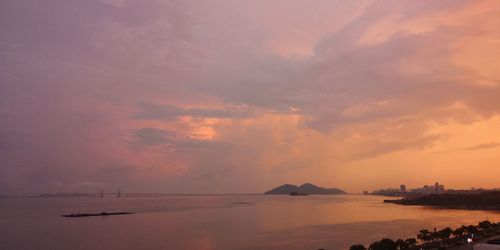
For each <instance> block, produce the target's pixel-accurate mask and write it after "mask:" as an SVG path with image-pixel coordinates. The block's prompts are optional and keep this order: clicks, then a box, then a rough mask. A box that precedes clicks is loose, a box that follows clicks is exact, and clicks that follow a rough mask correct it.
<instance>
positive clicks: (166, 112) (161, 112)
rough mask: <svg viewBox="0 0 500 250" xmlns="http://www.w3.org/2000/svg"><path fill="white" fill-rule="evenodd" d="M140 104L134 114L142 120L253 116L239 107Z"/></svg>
mask: <svg viewBox="0 0 500 250" xmlns="http://www.w3.org/2000/svg"><path fill="white" fill-rule="evenodd" d="M138 106H139V109H140V110H139V111H138V112H137V113H136V114H135V115H134V118H135V119H140V120H161V121H174V120H176V119H177V118H179V117H181V116H191V117H195V118H222V119H224V118H230V119H238V118H246V117H249V116H251V113H250V111H248V110H245V109H242V108H238V107H227V108H221V109H212V108H181V107H177V106H173V105H162V104H155V103H140V104H139V105H138Z"/></svg>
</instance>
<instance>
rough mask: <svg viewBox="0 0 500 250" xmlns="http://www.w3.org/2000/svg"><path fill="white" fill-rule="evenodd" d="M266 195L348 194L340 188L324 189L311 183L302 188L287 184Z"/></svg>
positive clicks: (303, 185) (301, 186)
mask: <svg viewBox="0 0 500 250" xmlns="http://www.w3.org/2000/svg"><path fill="white" fill-rule="evenodd" d="M264 194H286V195H308V194H346V192H345V191H343V190H341V189H338V188H322V187H318V186H315V185H313V184H311V183H305V184H302V185H300V186H296V185H292V184H285V185H282V186H279V187H277V188H274V189H271V190H269V191H267V192H265V193H264Z"/></svg>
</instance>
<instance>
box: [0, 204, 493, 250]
mask: <svg viewBox="0 0 500 250" xmlns="http://www.w3.org/2000/svg"><path fill="white" fill-rule="evenodd" d="M384 199H389V198H388V197H382V196H371V195H309V196H287V195H232V196H186V197H162V198H125V197H120V198H119V197H104V198H8V199H0V249H2V250H8V249H30V250H32V249H51V250H57V249H72V250H76V249H84V250H90V249H92V250H94V249H134V250H135V249H200V250H211V249H314V250H316V249H332V250H333V249H348V248H349V247H350V246H351V245H353V244H365V245H368V244H370V243H371V242H373V241H376V240H380V239H382V238H391V239H399V238H409V237H416V235H417V233H418V231H419V230H421V229H428V230H434V228H436V229H438V230H439V229H442V228H444V227H457V226H460V225H469V224H477V223H478V222H480V221H482V220H490V221H495V222H498V221H500V213H499V212H493V211H472V210H451V209H438V208H429V207H421V206H401V205H397V204H387V203H383V200H384ZM392 199H394V198H392ZM103 211H105V212H108V213H109V212H132V213H133V214H129V215H115V216H100V217H82V218H66V217H61V215H63V214H71V213H100V212H103Z"/></svg>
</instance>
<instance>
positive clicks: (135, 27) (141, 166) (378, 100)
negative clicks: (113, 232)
mask: <svg viewBox="0 0 500 250" xmlns="http://www.w3.org/2000/svg"><path fill="white" fill-rule="evenodd" d="M498 176H500V2H498V1H496V0H492V1H481V0H480V1H462V0H443V1H433V0H424V1H420V0H415V1H401V0H392V1H385V0H381V1H344V0H318V1H308V0H301V1H295V0H293V1H292V0H276V1H269V0H247V1H243V0H234V1H233V0H220V1H219V0H179V1H167V0H164V1H163V0H147V1H142V0H141V1H138V0H101V1H97V0H94V1H76V0H47V1H36V0H32V1H29V0H2V1H1V2H0V194H31V193H44V192H76V191H78V192H98V190H100V189H101V188H103V189H104V190H105V191H110V192H111V191H116V190H117V189H118V188H121V189H122V190H124V191H137V192H202V193H206V192H222V193H235V192H251V193H256V192H264V191H265V190H267V189H270V188H273V187H275V186H278V185H281V184H284V183H291V184H302V183H304V182H312V183H314V184H317V185H320V186H325V187H338V188H341V189H344V190H346V191H349V192H361V191H363V190H373V189H378V188H387V187H398V186H399V184H403V183H404V184H406V185H407V186H408V187H409V188H412V187H419V186H423V185H424V184H433V183H434V182H436V181H439V182H440V183H442V184H444V185H445V187H447V188H448V187H450V188H470V187H484V188H491V187H500V183H499V177H498Z"/></svg>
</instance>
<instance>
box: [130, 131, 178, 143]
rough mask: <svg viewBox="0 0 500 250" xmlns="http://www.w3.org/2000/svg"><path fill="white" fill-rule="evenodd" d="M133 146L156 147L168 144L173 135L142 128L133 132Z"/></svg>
mask: <svg viewBox="0 0 500 250" xmlns="http://www.w3.org/2000/svg"><path fill="white" fill-rule="evenodd" d="M134 136H135V139H136V140H135V141H134V142H133V144H135V145H144V146H157V145H163V144H166V143H169V142H171V141H172V138H173V137H174V136H175V133H173V132H169V131H165V130H162V129H157V128H142V129H139V130H136V131H134Z"/></svg>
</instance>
